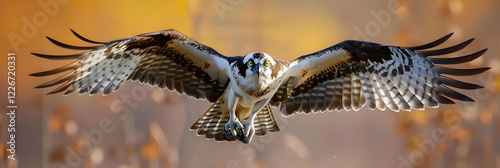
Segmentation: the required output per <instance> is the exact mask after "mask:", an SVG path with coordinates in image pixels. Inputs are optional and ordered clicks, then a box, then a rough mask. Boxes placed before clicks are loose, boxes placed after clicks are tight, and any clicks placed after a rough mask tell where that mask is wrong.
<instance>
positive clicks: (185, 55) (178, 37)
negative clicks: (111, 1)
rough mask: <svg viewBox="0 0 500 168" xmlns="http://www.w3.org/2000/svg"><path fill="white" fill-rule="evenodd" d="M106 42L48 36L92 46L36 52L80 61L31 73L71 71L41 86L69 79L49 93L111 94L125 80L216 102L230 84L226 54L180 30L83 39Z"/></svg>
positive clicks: (48, 85) (71, 46) (60, 58)
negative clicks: (58, 52)
mask: <svg viewBox="0 0 500 168" xmlns="http://www.w3.org/2000/svg"><path fill="white" fill-rule="evenodd" d="M72 32H73V34H74V35H75V36H77V37H78V38H79V39H81V40H83V41H86V42H89V43H95V44H102V45H100V46H91V47H79V46H73V45H68V44H65V43H62V42H59V41H56V40H54V39H52V38H50V37H47V38H48V39H49V40H50V41H51V42H52V43H54V44H56V45H58V46H60V47H63V48H68V49H74V50H90V51H88V52H86V53H80V54H73V55H61V56H56V55H46V54H38V53H33V54H34V55H36V56H39V57H41V58H47V59H54V60H65V59H78V61H76V62H73V63H71V64H69V65H66V66H63V67H60V68H56V69H54V70H49V71H45V72H40V73H34V74H31V76H47V75H53V74H57V73H60V72H64V71H70V73H68V74H66V75H63V76H61V77H59V78H56V79H54V80H52V81H50V82H46V83H44V84H41V85H39V86H37V88H45V87H50V86H54V85H57V84H61V83H63V86H64V87H60V88H57V89H56V90H53V91H52V92H50V93H49V94H54V93H59V92H63V91H66V92H65V93H64V95H68V94H71V93H73V92H77V93H79V94H86V93H89V94H90V95H94V94H97V93H103V94H104V95H106V94H110V93H112V92H114V91H115V90H117V89H118V88H119V87H120V86H121V85H123V84H124V83H125V81H128V80H132V81H138V82H140V83H145V84H149V85H151V86H156V87H159V88H161V89H169V90H175V91H177V92H179V93H181V94H186V95H188V96H191V97H194V98H199V99H207V100H209V101H211V102H213V101H215V100H216V99H217V98H218V97H220V95H221V94H222V92H223V91H224V89H225V88H226V86H227V84H228V81H229V78H228V77H227V74H225V71H224V69H223V68H222V67H224V66H223V65H224V64H228V62H227V61H226V57H225V56H223V55H221V54H219V53H218V52H217V51H215V50H213V49H212V48H210V47H207V46H205V45H203V44H201V43H199V42H197V41H195V40H193V39H191V38H189V37H187V36H185V35H184V34H182V33H180V32H178V31H176V30H172V29H170V30H164V31H158V32H152V33H146V34H142V35H137V36H132V37H128V38H123V39H119V40H114V41H111V42H108V43H103V42H97V41H93V40H89V39H87V38H84V37H82V36H81V35H79V34H77V33H76V32H74V31H73V30H72Z"/></svg>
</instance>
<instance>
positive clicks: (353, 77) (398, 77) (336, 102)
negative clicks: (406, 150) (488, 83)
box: [271, 34, 489, 116]
mask: <svg viewBox="0 0 500 168" xmlns="http://www.w3.org/2000/svg"><path fill="white" fill-rule="evenodd" d="M451 35H452V34H449V35H447V36H445V37H443V38H440V39H438V40H436V41H433V42H431V43H428V44H425V45H421V46H416V47H396V46H386V45H380V44H376V43H370V42H362V41H352V40H349V41H344V42H342V43H339V44H336V45H334V46H332V47H329V48H327V49H324V50H322V51H319V52H316V53H312V54H309V55H304V56H301V57H299V58H298V59H296V60H294V61H292V62H291V63H290V65H291V66H290V68H289V69H288V72H287V75H288V77H289V78H288V80H286V81H285V82H284V83H283V86H285V85H286V86H288V87H283V86H282V87H280V88H279V89H278V91H277V92H276V94H275V95H274V97H275V98H273V99H271V104H272V105H275V106H277V105H279V104H281V106H280V110H281V112H282V114H283V115H284V116H288V115H291V114H294V113H310V112H313V113H315V112H322V111H325V110H337V111H339V110H347V111H349V110H359V109H360V108H361V107H363V106H364V105H365V104H368V107H369V108H370V109H374V108H378V109H381V110H384V109H385V108H389V109H391V110H393V111H399V110H407V111H409V110H411V109H423V108H425V107H433V108H435V107H438V106H439V104H453V103H454V102H453V101H452V100H451V99H456V100H461V101H474V100H473V99H471V98H469V97H467V96H466V95H463V94H461V93H458V92H456V91H454V90H453V89H450V88H448V87H447V86H451V87H456V88H460V89H478V88H482V87H481V86H479V85H476V84H470V83H466V82H462V81H458V80H455V79H452V78H449V77H446V76H443V75H455V76H471V75H477V74H479V73H483V72H484V71H486V70H488V69H489V68H476V69H455V68H447V67H442V66H439V65H438V64H460V63H466V62H469V61H472V60H474V59H476V58H478V57H479V56H481V55H482V54H484V53H485V51H486V49H484V50H481V51H479V52H476V53H473V54H470V55H466V56H461V57H455V58H436V57H430V56H439V55H444V54H450V53H454V52H456V51H459V50H461V49H463V48H465V47H466V46H467V45H469V44H470V43H471V42H472V41H473V39H471V40H467V41H465V42H463V43H460V44H457V45H454V46H451V47H447V48H443V49H437V50H425V51H422V50H424V49H431V48H433V47H437V46H439V45H441V44H442V43H444V42H445V41H446V40H447V39H449V38H450V37H451ZM305 71H307V73H303V72H305ZM290 86H292V87H290ZM319 92H322V93H324V99H318V98H316V97H315V94H317V93H319ZM285 94H286V95H285ZM276 97H280V98H279V99H278V98H276ZM450 98H451V99H450ZM298 100H300V101H298ZM360 100H363V101H360ZM324 104H326V106H324ZM313 107H314V108H313Z"/></svg>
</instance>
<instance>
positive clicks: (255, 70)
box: [252, 64, 260, 77]
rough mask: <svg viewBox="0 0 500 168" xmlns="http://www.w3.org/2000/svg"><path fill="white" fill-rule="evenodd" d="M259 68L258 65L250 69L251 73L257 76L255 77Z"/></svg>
mask: <svg viewBox="0 0 500 168" xmlns="http://www.w3.org/2000/svg"><path fill="white" fill-rule="evenodd" d="M259 67H260V65H258V64H257V65H255V66H253V67H252V72H253V73H255V74H257V77H259Z"/></svg>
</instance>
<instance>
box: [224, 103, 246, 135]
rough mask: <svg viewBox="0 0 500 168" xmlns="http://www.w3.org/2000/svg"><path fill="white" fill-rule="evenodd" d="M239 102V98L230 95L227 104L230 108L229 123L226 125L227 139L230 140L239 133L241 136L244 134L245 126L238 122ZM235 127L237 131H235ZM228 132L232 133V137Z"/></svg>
mask: <svg viewBox="0 0 500 168" xmlns="http://www.w3.org/2000/svg"><path fill="white" fill-rule="evenodd" d="M238 100H239V97H238V96H236V95H234V94H230V95H229V98H228V99H227V104H228V107H229V121H228V122H227V123H226V126H225V130H226V137H227V138H229V139H231V137H229V136H233V137H234V136H237V135H238V132H240V134H243V131H242V130H243V125H242V124H241V122H240V121H239V120H238V117H236V106H237V105H238ZM235 127H236V128H237V129H235ZM228 132H229V133H230V135H228Z"/></svg>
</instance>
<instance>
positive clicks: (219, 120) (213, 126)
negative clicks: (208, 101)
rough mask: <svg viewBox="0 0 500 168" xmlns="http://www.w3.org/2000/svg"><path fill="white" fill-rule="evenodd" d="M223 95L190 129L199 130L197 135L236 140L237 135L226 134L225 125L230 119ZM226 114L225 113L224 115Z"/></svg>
mask: <svg viewBox="0 0 500 168" xmlns="http://www.w3.org/2000/svg"><path fill="white" fill-rule="evenodd" d="M222 97H223V96H221V97H220V98H219V99H217V101H215V102H214V104H213V105H212V106H211V107H210V108H209V109H208V110H207V112H205V114H204V115H203V116H202V117H201V118H199V119H198V121H196V122H195V123H194V124H193V125H192V126H191V127H190V128H189V129H190V130H193V131H194V130H197V131H196V135H199V136H203V135H205V138H207V139H212V138H215V140H217V141H235V140H236V137H231V138H228V137H226V136H225V134H226V130H225V126H226V123H227V122H228V120H229V112H227V108H223V107H227V105H226V103H225V102H224V101H223V100H222ZM223 114H225V115H223Z"/></svg>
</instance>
